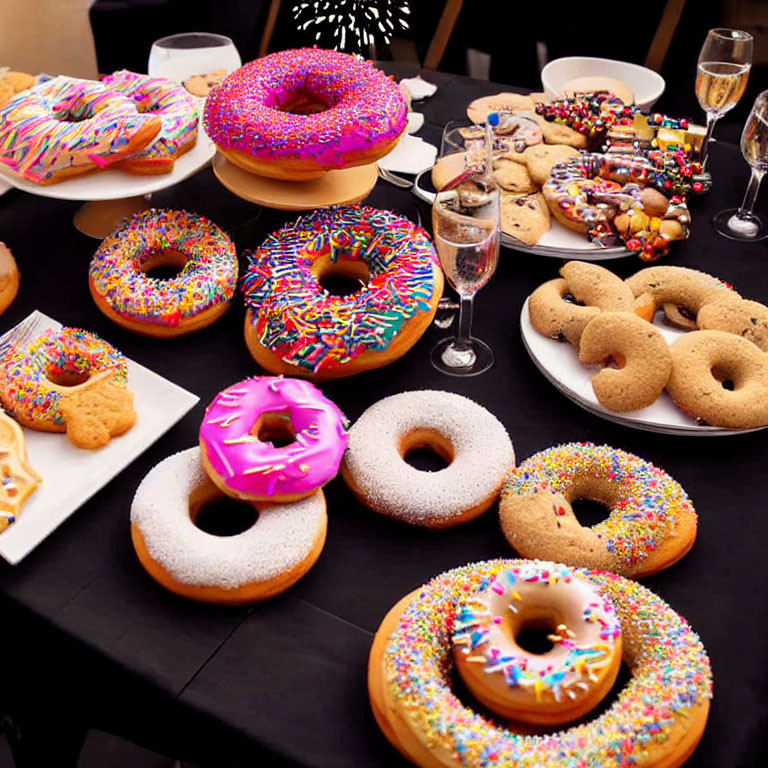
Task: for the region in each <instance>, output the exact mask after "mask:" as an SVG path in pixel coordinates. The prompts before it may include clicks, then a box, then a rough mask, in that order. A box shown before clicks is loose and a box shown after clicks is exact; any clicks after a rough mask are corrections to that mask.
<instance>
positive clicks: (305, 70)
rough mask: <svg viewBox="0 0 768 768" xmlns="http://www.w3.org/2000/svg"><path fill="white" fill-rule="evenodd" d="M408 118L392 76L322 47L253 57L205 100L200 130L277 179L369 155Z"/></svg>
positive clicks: (382, 150)
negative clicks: (203, 122)
mask: <svg viewBox="0 0 768 768" xmlns="http://www.w3.org/2000/svg"><path fill="white" fill-rule="evenodd" d="M407 118H408V108H407V106H406V104H405V100H404V99H403V97H402V94H401V93H400V89H399V88H398V86H397V83H395V82H394V81H393V80H392V79H391V78H389V77H387V76H386V75H385V74H384V73H383V72H381V71H380V70H378V69H376V68H375V67H374V66H373V64H371V63H370V62H367V61H362V60H361V59H358V58H356V57H354V56H349V55H348V54H345V53H339V52H337V51H325V50H322V49H319V48H303V49H300V50H291V51H280V52H279V53H273V54H271V55H269V56H264V57H263V58H261V59H256V61H252V62H250V63H249V64H246V65H245V66H244V67H241V68H240V69H238V70H236V71H235V72H233V73H232V74H231V75H229V76H228V77H227V78H226V80H224V82H223V83H222V84H221V85H220V86H219V87H218V88H216V89H215V90H214V91H213V92H212V93H211V94H210V96H209V97H208V100H207V101H206V104H205V130H206V132H207V133H208V135H209V136H210V137H211V139H212V140H213V142H214V143H215V144H216V145H217V147H218V148H219V151H220V152H221V153H222V154H223V155H224V156H225V157H226V158H227V159H228V160H231V161H232V162H233V163H235V164H236V165H239V166H241V167H242V168H244V169H245V170H247V171H251V172H252V173H256V174H259V175H260V176H269V177H271V178H275V179H293V180H303V179H312V178H317V177H319V176H321V175H322V174H323V173H325V172H326V171H328V170H333V169H335V168H346V167H349V166H354V165H364V164H366V163H374V162H376V160H378V159H379V158H380V157H383V156H384V155H386V154H387V152H389V150H390V149H392V147H393V146H394V145H395V143H396V142H397V140H398V139H399V138H400V136H401V135H402V133H403V132H404V131H405V128H406V123H407Z"/></svg>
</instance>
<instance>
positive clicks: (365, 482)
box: [341, 390, 515, 528]
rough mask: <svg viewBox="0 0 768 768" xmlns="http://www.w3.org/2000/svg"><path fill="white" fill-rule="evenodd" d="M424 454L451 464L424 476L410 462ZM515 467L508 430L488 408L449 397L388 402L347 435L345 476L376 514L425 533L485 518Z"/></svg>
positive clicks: (423, 395)
mask: <svg viewBox="0 0 768 768" xmlns="http://www.w3.org/2000/svg"><path fill="white" fill-rule="evenodd" d="M421 448H426V449H429V450H431V451H433V452H434V453H436V454H438V455H439V456H442V458H443V459H445V461H447V462H448V466H447V467H445V468H444V469H441V470H439V471H437V472H423V471H421V470H418V469H416V468H415V467H412V466H411V465H410V464H408V463H407V462H406V461H405V459H404V457H405V456H406V454H408V453H409V452H410V451H413V450H417V449H421ZM514 464H515V452H514V450H513V448H512V442H511V441H510V439H509V435H508V434H507V431H506V429H504V426H503V425H502V424H501V422H500V421H499V420H498V419H497V418H496V417H495V416H494V415H493V414H491V413H489V412H488V411H487V410H486V409H485V408H483V407H482V406H481V405H478V404H477V403H475V402H473V401H472V400H469V399H468V398H466V397H462V396H461V395H456V394H453V393H451V392H438V391H430V390H422V391H415V392H403V393H401V394H399V395H393V396H391V397H386V398H384V399H383V400H380V401H379V402H378V403H375V404H374V405H372V406H371V407H370V408H368V410H367V411H365V413H363V415H362V416H361V417H360V418H359V419H358V420H357V422H355V424H354V425H353V426H352V428H351V429H350V431H349V442H348V444H347V452H346V454H345V457H344V462H343V464H342V468H341V470H342V475H343V477H344V479H345V480H346V482H347V485H348V486H349V487H350V489H351V490H352V492H353V493H354V494H355V496H357V498H358V499H359V500H360V502H361V503H362V504H364V505H365V506H366V507H368V508H369V509H372V510H373V511H374V512H378V513H380V514H382V515H387V516H388V517H393V518H396V519H398V520H402V521H404V522H406V523H411V524H412V525H421V526H424V527H426V528H447V527H449V526H453V525H458V524H459V523H464V522H467V521H469V520H472V519H473V518H475V517H477V516H478V515H480V514H482V513H483V512H485V510H486V509H488V507H490V506H491V504H493V502H494V500H495V499H496V497H497V496H498V494H499V490H500V488H501V485H502V483H503V481H504V477H505V476H506V473H507V471H508V470H509V469H511V468H512V467H513V466H514Z"/></svg>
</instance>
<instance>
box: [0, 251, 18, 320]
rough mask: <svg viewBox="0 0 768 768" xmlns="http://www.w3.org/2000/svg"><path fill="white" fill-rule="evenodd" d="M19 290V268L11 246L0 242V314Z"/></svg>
mask: <svg viewBox="0 0 768 768" xmlns="http://www.w3.org/2000/svg"><path fill="white" fill-rule="evenodd" d="M18 292H19V268H18V267H17V266H16V259H14V258H13V254H12V253H11V250H10V248H8V246H7V245H6V244H5V243H2V242H0V315H2V314H3V312H5V310H6V309H8V307H9V306H10V305H11V303H12V302H13V300H14V299H15V298H16V294H17V293H18Z"/></svg>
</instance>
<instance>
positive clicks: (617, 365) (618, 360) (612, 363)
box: [605, 352, 627, 371]
mask: <svg viewBox="0 0 768 768" xmlns="http://www.w3.org/2000/svg"><path fill="white" fill-rule="evenodd" d="M626 364H627V358H626V357H624V355H622V354H621V352H614V353H613V354H612V355H609V356H608V357H607V358H606V360H605V367H606V368H613V369H614V370H617V371H620V370H621V369H622V368H623V367H624V366H625V365H626Z"/></svg>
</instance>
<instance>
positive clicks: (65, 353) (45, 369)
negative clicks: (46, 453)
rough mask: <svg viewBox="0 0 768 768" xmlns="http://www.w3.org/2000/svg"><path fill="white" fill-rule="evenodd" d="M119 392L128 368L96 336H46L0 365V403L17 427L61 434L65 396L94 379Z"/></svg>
mask: <svg viewBox="0 0 768 768" xmlns="http://www.w3.org/2000/svg"><path fill="white" fill-rule="evenodd" d="M99 374H102V375H103V376H105V377H106V376H107V375H108V376H110V377H111V380H112V381H113V383H115V384H117V385H119V386H122V387H124V386H125V385H126V380H127V378H128V363H127V362H126V359H125V357H123V355H122V353H120V352H118V351H117V350H116V349H115V348H114V347H113V346H112V345H111V344H107V342H106V341H103V340H102V339H100V338H99V337H98V336H97V335H96V334H95V333H90V332H88V331H82V330H79V329H78V328H62V329H61V330H58V331H57V330H53V329H51V330H48V331H46V332H45V333H44V334H43V335H42V336H40V337H39V338H37V339H35V340H34V341H33V342H31V343H30V344H17V345H16V346H14V347H12V348H11V349H10V351H9V352H8V353H7V354H6V355H5V357H4V358H3V360H2V362H1V363H0V400H2V403H3V407H4V408H5V410H6V411H7V412H8V414H9V415H11V416H13V418H14V419H16V421H18V422H19V423H20V424H21V425H22V426H25V427H29V428H30V429H39V430H42V431H45V432H65V431H66V424H65V423H64V417H63V416H62V413H61V410H60V408H59V401H60V399H61V397H62V395H64V394H70V393H72V392H74V391H75V390H76V389H77V388H78V387H79V386H80V385H81V384H84V383H85V382H86V381H88V380H90V379H93V378H94V377H96V376H97V375H99Z"/></svg>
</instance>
